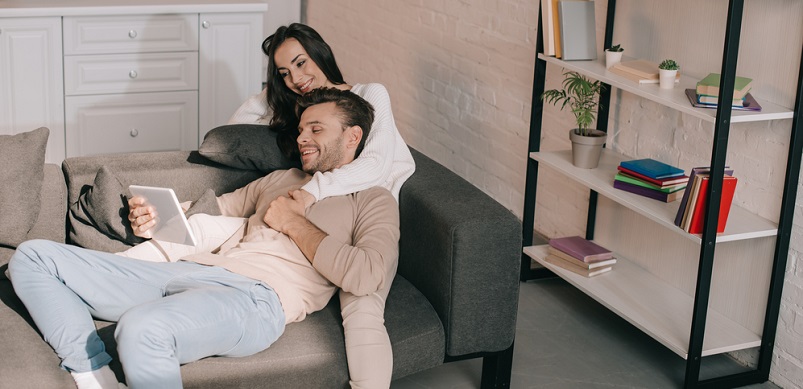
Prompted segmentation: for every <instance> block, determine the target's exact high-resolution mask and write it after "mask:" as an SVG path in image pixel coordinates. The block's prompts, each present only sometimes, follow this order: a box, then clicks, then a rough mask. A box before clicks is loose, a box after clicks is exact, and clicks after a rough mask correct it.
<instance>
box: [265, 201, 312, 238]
mask: <svg viewBox="0 0 803 389" xmlns="http://www.w3.org/2000/svg"><path fill="white" fill-rule="evenodd" d="M302 192H304V191H302V190H293V191H290V192H289V193H288V194H287V197H284V196H281V197H279V198H277V199H276V200H273V201H271V203H270V206H268V211H267V212H265V217H264V218H263V220H264V221H265V224H267V225H268V227H270V228H273V229H274V230H276V231H279V232H282V233H284V234H287V235H290V234H289V233H288V230H289V228H290V227H289V226H290V225H291V224H292V223H293V222H295V223H299V222H303V221H306V220H307V218H306V217H305V216H304V209H305V208H306V205H305V203H304V195H303V194H302ZM304 193H306V192H304ZM306 195H307V196H309V197H312V195H310V194H309V193H306Z"/></svg>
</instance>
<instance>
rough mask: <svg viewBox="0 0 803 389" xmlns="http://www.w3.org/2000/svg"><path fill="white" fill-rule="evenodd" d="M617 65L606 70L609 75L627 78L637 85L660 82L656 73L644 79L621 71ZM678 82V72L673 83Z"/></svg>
mask: <svg viewBox="0 0 803 389" xmlns="http://www.w3.org/2000/svg"><path fill="white" fill-rule="evenodd" d="M620 63H621V62H620ZM617 65H619V64H616V65H613V66H611V67H610V68H608V71H609V72H611V73H615V74H618V75H620V76H622V77H624V78H627V79H628V80H630V81H633V82H637V83H639V84H658V83H659V81H660V80H659V78H658V73H655V76H654V77H653V76H650V77H649V78H645V77H642V76H639V75H637V74H634V73H631V72H628V71H627V70H623V69H621V68H619V67H617ZM679 82H680V72H678V73H677V76H675V83H679Z"/></svg>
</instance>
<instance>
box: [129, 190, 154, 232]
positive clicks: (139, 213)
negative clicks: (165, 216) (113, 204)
mask: <svg viewBox="0 0 803 389" xmlns="http://www.w3.org/2000/svg"><path fill="white" fill-rule="evenodd" d="M128 209H129V211H128V221H129V222H131V229H132V230H134V235H136V236H138V237H140V238H146V239H150V238H151V237H152V235H153V233H152V231H151V228H153V226H155V225H156V210H155V209H154V208H153V207H151V206H149V205H145V199H144V198H142V197H140V196H134V197H132V198H130V199H128Z"/></svg>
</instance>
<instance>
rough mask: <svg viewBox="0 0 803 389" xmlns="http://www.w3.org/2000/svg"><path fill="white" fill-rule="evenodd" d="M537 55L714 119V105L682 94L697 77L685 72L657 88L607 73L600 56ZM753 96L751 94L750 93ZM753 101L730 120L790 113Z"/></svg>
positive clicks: (773, 117) (782, 116)
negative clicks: (699, 104) (753, 107)
mask: <svg viewBox="0 0 803 389" xmlns="http://www.w3.org/2000/svg"><path fill="white" fill-rule="evenodd" d="M538 58H540V59H542V60H545V61H546V62H548V63H552V64H555V65H558V66H560V67H563V68H564V69H566V70H570V71H575V72H578V73H580V74H584V75H586V76H588V77H591V78H593V79H597V80H600V81H602V82H604V83H606V84H608V85H611V86H613V87H616V88H619V89H621V90H624V91H627V92H630V93H633V94H635V95H638V96H641V97H643V98H645V99H648V100H652V101H655V102H657V103H659V104H663V105H665V106H667V107H670V108H672V109H675V110H677V111H680V112H683V113H686V114H689V115H692V116H694V117H697V118H700V119H703V120H705V121H707V122H711V123H714V122H715V121H716V114H717V110H716V109H710V108H695V107H693V106H692V105H691V103H689V99H688V98H687V97H686V93H685V92H684V90H685V89H688V88H695V87H696V85H697V81H699V80H697V79H694V78H691V77H689V76H687V75H685V74H682V72H681V76H680V82H679V83H678V84H675V87H674V88H672V89H661V88H659V87H658V84H638V83H636V82H635V81H631V80H628V79H627V78H625V77H622V76H620V75H618V74H615V73H611V72H609V71H608V69H607V68H606V67H605V60H604V57H603V59H602V60H596V61H563V60H560V59H557V58H555V57H550V56H546V55H544V54H540V53H539V54H538ZM628 60H632V58H623V59H622V61H628ZM753 97H755V96H753ZM756 101H758V103H759V104H760V105H761V108H762V109H761V112H748V111H735V110H734V111H732V113H731V123H743V122H757V121H764V120H776V119H791V118H792V117H794V111H792V110H791V109H790V108H787V107H782V106H780V105H777V104H773V103H770V102H768V101H764V100H761V99H759V98H756Z"/></svg>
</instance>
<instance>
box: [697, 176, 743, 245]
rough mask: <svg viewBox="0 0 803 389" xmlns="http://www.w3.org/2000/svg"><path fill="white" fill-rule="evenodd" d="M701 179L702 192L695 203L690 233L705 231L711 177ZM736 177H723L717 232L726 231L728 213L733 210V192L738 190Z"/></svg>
mask: <svg viewBox="0 0 803 389" xmlns="http://www.w3.org/2000/svg"><path fill="white" fill-rule="evenodd" d="M701 178H702V181H700V194H699V195H698V196H697V202H696V203H695V205H694V213H692V216H691V221H690V222H689V233H691V234H702V233H703V220H704V219H705V215H704V213H705V210H706V209H707V208H708V207H707V206H706V201H707V197H708V182H709V180H710V177H701ZM736 181H737V180H736V177H731V176H725V177H723V178H722V197H720V203H719V220H718V221H717V233H722V232H724V231H725V224H726V223H727V222H728V213H730V210H731V203H732V202H733V194H734V192H735V191H736Z"/></svg>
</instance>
